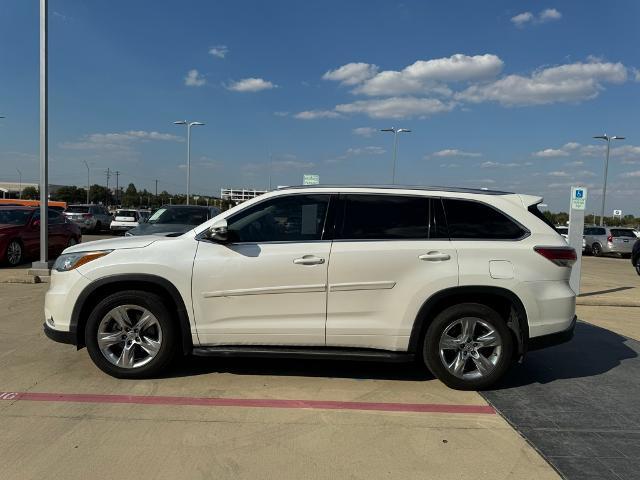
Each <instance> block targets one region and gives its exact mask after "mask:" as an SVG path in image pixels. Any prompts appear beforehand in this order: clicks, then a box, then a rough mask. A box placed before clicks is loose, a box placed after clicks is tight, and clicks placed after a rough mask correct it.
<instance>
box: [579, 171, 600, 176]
mask: <svg viewBox="0 0 640 480" xmlns="http://www.w3.org/2000/svg"><path fill="white" fill-rule="evenodd" d="M576 175H578V176H579V177H597V176H598V175H597V174H595V173H593V172H592V171H590V170H581V171H579V172H577V173H576Z"/></svg>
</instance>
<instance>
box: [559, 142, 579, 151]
mask: <svg viewBox="0 0 640 480" xmlns="http://www.w3.org/2000/svg"><path fill="white" fill-rule="evenodd" d="M579 147H580V144H579V143H578V142H568V143H565V144H564V145H563V146H562V149H563V150H575V149H577V148H579Z"/></svg>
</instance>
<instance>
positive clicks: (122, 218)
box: [109, 209, 140, 232]
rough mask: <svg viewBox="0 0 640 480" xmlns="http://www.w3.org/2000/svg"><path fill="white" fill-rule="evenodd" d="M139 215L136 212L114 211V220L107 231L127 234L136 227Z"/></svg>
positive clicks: (129, 210)
mask: <svg viewBox="0 0 640 480" xmlns="http://www.w3.org/2000/svg"><path fill="white" fill-rule="evenodd" d="M139 221H140V214H139V213H138V211H137V210H131V209H126V210H124V209H120V210H116V213H115V215H114V218H113V220H112V222H111V226H110V227H109V229H110V230H111V231H112V232H127V231H129V230H131V229H132V228H135V227H137V226H138V224H139V223H138V222H139Z"/></svg>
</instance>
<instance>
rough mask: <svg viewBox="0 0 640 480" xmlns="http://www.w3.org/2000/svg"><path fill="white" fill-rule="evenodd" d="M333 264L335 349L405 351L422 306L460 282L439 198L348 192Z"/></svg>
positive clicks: (330, 309) (330, 313)
mask: <svg viewBox="0 0 640 480" xmlns="http://www.w3.org/2000/svg"><path fill="white" fill-rule="evenodd" d="M338 210H339V213H338V217H337V220H336V229H337V232H336V236H337V239H336V240H335V241H334V243H333V246H332V248H331V259H330V262H329V292H328V300H327V332H326V334H327V345H333V346H352V347H368V348H384V349H389V350H404V349H406V348H407V345H408V342H409V335H410V333H411V329H412V327H413V323H414V321H415V318H416V316H417V313H418V311H419V310H420V307H421V306H422V304H423V303H424V301H425V300H426V299H427V298H429V297H430V296H431V295H433V294H434V293H436V292H438V291H440V290H442V289H445V288H450V287H454V286H456V285H457V284H458V263H457V254H456V250H455V248H453V247H452V245H451V242H450V241H449V239H448V234H447V233H446V224H445V222H444V211H443V210H442V204H441V202H440V200H439V199H436V200H433V201H432V200H431V199H429V198H428V197H425V196H402V195H377V196H375V195H345V196H344V197H343V198H342V200H341V206H340V208H339V209H338Z"/></svg>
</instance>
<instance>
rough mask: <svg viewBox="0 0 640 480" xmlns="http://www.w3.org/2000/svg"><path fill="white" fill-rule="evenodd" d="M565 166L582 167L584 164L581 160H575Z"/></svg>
mask: <svg viewBox="0 0 640 480" xmlns="http://www.w3.org/2000/svg"><path fill="white" fill-rule="evenodd" d="M565 165H566V166H567V167H581V166H582V165H584V162H583V161H582V160H576V161H575V162H569V163H567V164H565Z"/></svg>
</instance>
